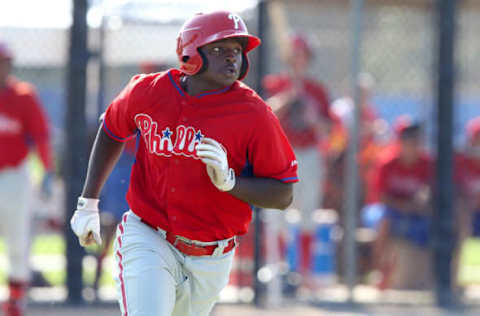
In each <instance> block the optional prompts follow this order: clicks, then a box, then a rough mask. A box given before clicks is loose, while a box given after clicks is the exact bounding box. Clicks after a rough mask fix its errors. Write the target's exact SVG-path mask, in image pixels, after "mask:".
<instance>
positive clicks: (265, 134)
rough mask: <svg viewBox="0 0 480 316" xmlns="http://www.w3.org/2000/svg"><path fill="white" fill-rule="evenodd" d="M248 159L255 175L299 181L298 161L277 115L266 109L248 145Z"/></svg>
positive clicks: (287, 181)
mask: <svg viewBox="0 0 480 316" xmlns="http://www.w3.org/2000/svg"><path fill="white" fill-rule="evenodd" d="M247 156H248V160H249V163H250V164H251V165H252V168H253V175H254V176H255V177H264V178H273V179H277V180H280V181H282V182H285V183H293V182H298V181H299V179H298V176H297V167H298V163H297V160H296V158H295V154H294V152H293V150H292V147H291V146H290V143H289V142H288V139H287V137H286V136H285V133H284V131H283V129H282V127H281V126H280V123H279V121H278V119H277V117H276V116H275V115H274V114H273V113H272V112H271V110H270V108H267V109H266V112H265V115H264V116H263V117H261V118H260V120H259V121H258V122H257V125H256V127H255V132H254V135H253V137H252V139H251V141H250V143H249V146H248V154H247Z"/></svg>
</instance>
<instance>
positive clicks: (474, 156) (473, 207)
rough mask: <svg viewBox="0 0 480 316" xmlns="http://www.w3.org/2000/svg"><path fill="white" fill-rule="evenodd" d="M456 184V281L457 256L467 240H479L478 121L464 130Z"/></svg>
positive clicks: (475, 119) (456, 161)
mask: <svg viewBox="0 0 480 316" xmlns="http://www.w3.org/2000/svg"><path fill="white" fill-rule="evenodd" d="M455 184H456V192H457V194H455V196H456V197H457V201H456V205H457V221H458V226H457V228H458V232H459V243H458V249H457V251H456V253H457V255H456V257H455V261H454V275H453V280H457V270H458V260H459V257H458V254H459V250H460V249H461V246H462V242H463V241H464V240H465V239H466V238H468V237H475V238H478V237H480V117H476V118H474V119H471V120H470V121H469V122H468V124H467V126H466V147H465V150H464V151H463V152H461V153H458V154H457V155H456V157H455Z"/></svg>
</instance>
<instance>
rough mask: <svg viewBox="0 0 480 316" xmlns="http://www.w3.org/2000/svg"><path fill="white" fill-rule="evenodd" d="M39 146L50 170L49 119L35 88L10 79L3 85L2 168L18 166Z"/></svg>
mask: <svg viewBox="0 0 480 316" xmlns="http://www.w3.org/2000/svg"><path fill="white" fill-rule="evenodd" d="M32 145H35V146H36V149H37V151H38V154H39V156H40V159H41V161H42V163H43V165H44V167H45V168H46V169H50V168H51V152H50V144H49V131H48V125H47V118H46V116H45V114H44V112H43V110H42V107H41V106H40V103H39V101H38V98H37V96H36V93H35V91H34V88H33V87H32V86H31V85H30V84H28V83H25V82H20V81H16V80H15V79H12V78H10V79H8V80H7V85H6V86H5V87H3V88H0V152H1V153H2V154H1V155H0V170H2V169H4V168H9V167H15V166H18V165H19V164H20V163H21V162H22V161H23V160H24V159H25V157H26V156H27V154H28V152H29V150H30V147H31V146H32Z"/></svg>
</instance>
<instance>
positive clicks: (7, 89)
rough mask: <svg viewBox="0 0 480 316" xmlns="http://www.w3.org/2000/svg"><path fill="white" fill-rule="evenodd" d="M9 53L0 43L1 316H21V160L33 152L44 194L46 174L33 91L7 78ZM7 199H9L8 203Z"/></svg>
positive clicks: (26, 232)
mask: <svg viewBox="0 0 480 316" xmlns="http://www.w3.org/2000/svg"><path fill="white" fill-rule="evenodd" d="M12 62H13V53H12V52H11V50H10V49H9V48H8V47H7V46H6V44H5V43H1V42H0V152H1V153H2V154H1V155H0V216H1V217H2V220H1V221H0V229H1V230H2V232H3V233H4V234H5V238H6V243H7V245H8V259H9V263H10V265H9V266H10V269H9V272H8V286H9V293H10V294H9V298H8V301H7V302H6V303H5V304H4V305H3V310H4V313H5V314H6V315H7V316H21V315H24V314H23V313H24V309H25V304H26V298H25V296H26V290H27V285H28V283H29V281H30V270H29V254H30V238H31V236H30V231H31V227H30V224H31V219H32V214H31V205H30V198H31V196H32V194H33V192H32V188H31V183H30V178H29V174H28V170H27V162H26V161H27V159H26V158H27V155H28V154H29V152H30V151H31V150H32V149H34V150H36V152H37V153H38V155H39V157H40V160H41V161H42V163H43V166H44V168H45V170H46V171H47V173H46V176H45V179H44V182H43V185H42V191H43V193H44V194H47V195H48V193H49V191H50V185H51V179H52V173H51V172H50V170H51V169H52V159H51V157H52V153H51V147H50V139H49V130H48V123H47V118H46V116H45V114H44V112H43V109H42V107H41V105H40V102H39V100H38V98H37V96H36V93H35V91H34V88H33V87H32V86H31V85H30V84H28V83H25V82H21V81H18V80H17V79H15V78H14V77H13V76H11V75H10V72H11V70H12ZM12 198H13V199H12Z"/></svg>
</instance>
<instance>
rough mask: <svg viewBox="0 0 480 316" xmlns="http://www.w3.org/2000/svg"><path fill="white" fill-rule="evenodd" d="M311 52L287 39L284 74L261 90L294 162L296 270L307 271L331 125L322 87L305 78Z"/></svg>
mask: <svg viewBox="0 0 480 316" xmlns="http://www.w3.org/2000/svg"><path fill="white" fill-rule="evenodd" d="M312 58H313V51H312V48H311V47H310V45H309V43H308V42H307V40H306V38H304V37H303V36H301V35H294V36H292V37H291V38H290V51H289V54H288V56H287V58H286V62H287V66H288V72H287V73H283V74H273V75H268V76H266V77H265V78H264V81H263V87H264V88H265V91H266V93H267V95H268V96H269V98H268V99H267V100H266V102H267V103H268V104H269V105H270V106H271V107H272V109H273V111H274V112H275V114H276V115H277V117H278V118H279V120H280V122H281V124H282V127H283V129H284V130H285V133H286V134H287V137H288V139H289V141H290V143H291V145H292V147H293V149H294V151H295V155H296V157H297V160H298V174H299V177H300V178H301V179H302V181H300V182H299V184H298V185H297V186H295V188H294V189H295V193H294V201H293V205H292V207H293V208H296V209H298V210H300V211H301V214H302V215H301V230H302V232H301V237H300V245H299V249H300V253H301V254H300V270H301V271H302V272H303V273H304V274H308V273H309V272H310V271H309V270H310V262H311V248H312V240H313V239H312V230H313V225H314V223H313V221H312V216H311V214H312V212H313V211H314V210H316V209H318V208H319V207H321V205H322V193H323V183H324V179H325V165H324V159H323V157H322V153H321V152H320V150H319V148H320V144H321V142H325V141H326V140H327V135H328V133H329V130H330V128H331V125H332V122H333V116H332V114H331V113H330V111H329V103H330V100H329V96H328V93H327V90H326V89H325V88H324V86H323V85H322V84H321V83H319V82H318V81H316V80H315V79H311V78H308V75H307V72H308V70H309V67H310V65H311V61H312Z"/></svg>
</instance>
